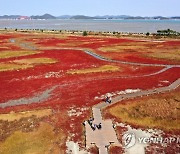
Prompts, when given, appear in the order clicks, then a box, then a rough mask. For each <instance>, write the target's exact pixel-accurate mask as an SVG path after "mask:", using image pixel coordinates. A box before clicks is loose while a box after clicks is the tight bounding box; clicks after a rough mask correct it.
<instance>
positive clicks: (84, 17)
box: [70, 15, 96, 19]
mask: <svg viewBox="0 0 180 154" xmlns="http://www.w3.org/2000/svg"><path fill="white" fill-rule="evenodd" d="M70 19H96V18H95V17H89V16H84V15H76V16H72V17H71V18H70Z"/></svg>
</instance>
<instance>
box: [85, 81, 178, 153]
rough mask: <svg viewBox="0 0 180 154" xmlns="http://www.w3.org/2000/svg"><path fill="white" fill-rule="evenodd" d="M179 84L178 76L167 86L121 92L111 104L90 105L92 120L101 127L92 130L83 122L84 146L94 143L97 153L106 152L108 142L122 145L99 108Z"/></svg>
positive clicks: (174, 87) (109, 121)
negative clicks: (84, 130)
mask: <svg viewBox="0 0 180 154" xmlns="http://www.w3.org/2000/svg"><path fill="white" fill-rule="evenodd" d="M179 85H180V78H179V79H178V80H176V81H175V82H173V83H172V84H171V85H169V86H167V87H161V88H155V89H151V90H144V91H138V92H135V93H129V94H122V95H118V96H116V97H114V98H113V99H112V103H111V104H107V103H105V102H101V103H99V104H97V105H94V106H93V107H92V112H93V117H94V121H93V124H99V123H101V124H102V129H100V130H99V129H96V130H94V131H93V130H92V128H91V127H90V125H89V123H88V122H86V123H85V128H86V147H87V148H89V147H91V146H92V144H95V145H96V146H97V147H98V148H99V154H108V149H107V147H108V146H109V145H110V144H116V146H117V145H119V146H122V145H121V144H120V143H119V142H118V139H117V136H116V132H115V130H114V128H113V124H112V121H111V120H103V118H102V115H101V109H103V108H105V107H108V106H111V105H112V104H115V103H118V102H119V101H122V100H125V99H132V98H135V97H142V96H147V95H152V94H157V93H163V92H167V91H170V90H173V89H176V88H177V87H178V86H179Z"/></svg>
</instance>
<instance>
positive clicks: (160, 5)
mask: <svg viewBox="0 0 180 154" xmlns="http://www.w3.org/2000/svg"><path fill="white" fill-rule="evenodd" d="M179 8H180V0H26V1H25V0H0V15H12V14H13V15H27V16H30V15H43V14H45V13H49V14H52V15H54V16H60V15H88V16H95V15H133V16H158V15H161V16H180V9H179Z"/></svg>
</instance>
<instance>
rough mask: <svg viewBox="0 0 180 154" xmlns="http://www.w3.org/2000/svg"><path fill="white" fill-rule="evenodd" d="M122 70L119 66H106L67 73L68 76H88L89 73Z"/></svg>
mask: <svg viewBox="0 0 180 154" xmlns="http://www.w3.org/2000/svg"><path fill="white" fill-rule="evenodd" d="M120 70H121V69H120V68H119V67H118V66H113V65H104V66H101V67H96V68H88V69H81V70H69V71H67V73H68V74H88V73H101V72H116V71H120Z"/></svg>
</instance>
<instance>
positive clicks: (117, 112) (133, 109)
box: [108, 91, 180, 130]
mask: <svg viewBox="0 0 180 154" xmlns="http://www.w3.org/2000/svg"><path fill="white" fill-rule="evenodd" d="M179 102H180V95H179V91H176V92H174V93H170V94H164V95H161V96H151V97H149V98H147V99H143V100H135V101H128V102H126V103H123V104H122V103H118V104H117V105H115V106H113V107H111V108H109V109H108V112H109V114H110V115H112V116H113V117H115V118H117V119H118V120H119V121H121V122H124V123H130V124H134V125H139V126H142V127H147V128H161V129H163V130H173V129H174V130H179V129H180V104H179Z"/></svg>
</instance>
